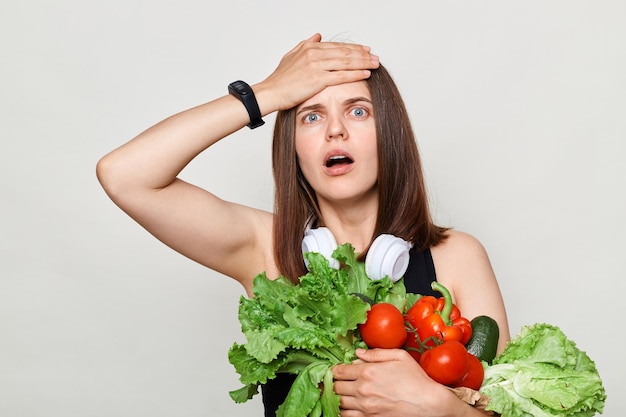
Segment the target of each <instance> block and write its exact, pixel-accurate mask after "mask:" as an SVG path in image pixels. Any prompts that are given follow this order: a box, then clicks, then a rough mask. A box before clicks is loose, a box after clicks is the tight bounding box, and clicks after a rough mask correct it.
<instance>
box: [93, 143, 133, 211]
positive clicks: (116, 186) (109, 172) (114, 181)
mask: <svg viewBox="0 0 626 417" xmlns="http://www.w3.org/2000/svg"><path fill="white" fill-rule="evenodd" d="M122 171H123V168H122V167H121V166H120V165H119V164H118V163H117V162H116V161H115V158H114V156H113V155H112V154H107V155H105V156H103V157H102V158H101V159H100V160H99V161H98V162H97V164H96V178H97V179H98V182H100V185H101V186H102V188H103V189H104V191H105V192H106V194H107V195H108V196H109V197H110V198H111V199H112V200H113V201H114V202H116V203H117V202H118V199H119V198H121V196H122V195H123V194H124V191H123V190H124V189H125V188H126V186H125V184H124V175H123V173H122Z"/></svg>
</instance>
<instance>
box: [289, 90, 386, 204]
mask: <svg viewBox="0 0 626 417" xmlns="http://www.w3.org/2000/svg"><path fill="white" fill-rule="evenodd" d="M296 153H297V156H298V161H299V164H300V168H301V169H302V173H303V174H304V176H305V178H306V179H307V181H309V183H310V184H311V186H312V187H313V189H314V190H315V192H316V194H317V197H318V200H320V203H322V200H327V201H334V202H358V201H359V200H361V199H364V198H366V199H367V198H377V195H378V192H377V189H376V186H377V177H378V153H377V141H376V124H375V120H374V109H373V107H372V102H371V95H370V93H369V90H368V88H367V84H366V83H365V82H364V81H359V82H355V83H349V84H341V85H337V86H332V87H328V88H326V89H325V90H323V91H322V92H320V93H319V94H317V95H315V96H313V97H311V98H310V99H309V100H307V101H306V102H304V103H302V104H301V105H300V106H298V108H297V109H296Z"/></svg>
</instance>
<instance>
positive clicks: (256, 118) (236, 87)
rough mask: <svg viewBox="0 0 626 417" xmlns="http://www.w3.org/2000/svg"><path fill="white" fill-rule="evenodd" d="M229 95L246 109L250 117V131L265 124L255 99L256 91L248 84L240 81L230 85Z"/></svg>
mask: <svg viewBox="0 0 626 417" xmlns="http://www.w3.org/2000/svg"><path fill="white" fill-rule="evenodd" d="M228 93H229V94H232V95H233V96H235V97H237V98H238V99H239V100H240V101H241V102H242V103H243V105H244V106H245V107H246V110H247V111H248V115H249V116H250V123H249V124H248V127H249V128H250V129H255V128H257V127H259V126H263V125H264V124H265V122H264V121H263V119H261V110H259V104H258V103H257V102H256V97H254V91H252V88H250V86H249V85H248V84H247V83H246V82H244V81H241V80H239V81H235V82H233V83H230V84H229V85H228Z"/></svg>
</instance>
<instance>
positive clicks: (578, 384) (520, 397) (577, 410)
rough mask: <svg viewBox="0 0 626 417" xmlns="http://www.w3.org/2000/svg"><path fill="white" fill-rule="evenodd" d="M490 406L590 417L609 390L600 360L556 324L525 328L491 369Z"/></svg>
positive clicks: (535, 416)
mask: <svg viewBox="0 0 626 417" xmlns="http://www.w3.org/2000/svg"><path fill="white" fill-rule="evenodd" d="M480 392H481V393H483V394H484V395H486V396H487V397H489V403H488V405H487V410H490V411H494V412H496V413H498V414H500V415H502V416H506V417H526V416H532V417H548V416H563V417H565V416H568V417H570V416H571V417H574V416H575V417H588V416H594V415H596V413H598V412H599V413H602V411H603V409H604V401H605V399H606V392H605V390H604V386H603V384H602V380H601V379H600V375H599V373H598V370H597V369H596V366H595V363H594V362H593V361H592V360H591V359H590V358H589V356H587V354H586V353H585V352H583V351H581V350H580V349H579V348H578V347H576V344H575V343H574V342H573V341H571V340H569V339H568V338H567V337H566V336H565V334H564V333H563V332H562V331H561V330H560V329H559V328H558V327H556V326H553V325H550V324H545V323H537V324H533V325H531V326H524V327H523V328H522V330H521V332H520V334H519V335H518V336H517V337H516V338H514V339H513V340H511V341H510V342H509V344H508V345H507V347H506V348H505V350H504V351H503V352H502V353H501V354H500V355H499V356H498V357H497V358H496V359H495V360H494V362H493V364H492V365H491V366H488V367H486V369H485V380H484V382H483V385H482V387H481V388H480Z"/></svg>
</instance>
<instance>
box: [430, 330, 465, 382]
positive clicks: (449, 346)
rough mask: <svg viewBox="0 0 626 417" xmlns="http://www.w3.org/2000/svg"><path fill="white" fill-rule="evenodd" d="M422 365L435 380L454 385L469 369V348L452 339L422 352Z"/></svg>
mask: <svg viewBox="0 0 626 417" xmlns="http://www.w3.org/2000/svg"><path fill="white" fill-rule="evenodd" d="M420 365H422V368H424V371H426V373H427V374H428V376H430V377H431V378H432V379H434V380H435V381H437V382H439V383H440V384H443V385H447V386H454V385H456V384H457V383H458V382H459V381H461V380H462V379H463V377H465V374H467V371H468V369H469V360H468V358H467V349H465V346H463V344H462V343H461V342H458V341H456V340H450V341H447V342H444V343H442V344H440V345H437V346H435V347H434V348H432V349H429V350H427V351H426V352H424V353H422V357H421V358H420Z"/></svg>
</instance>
